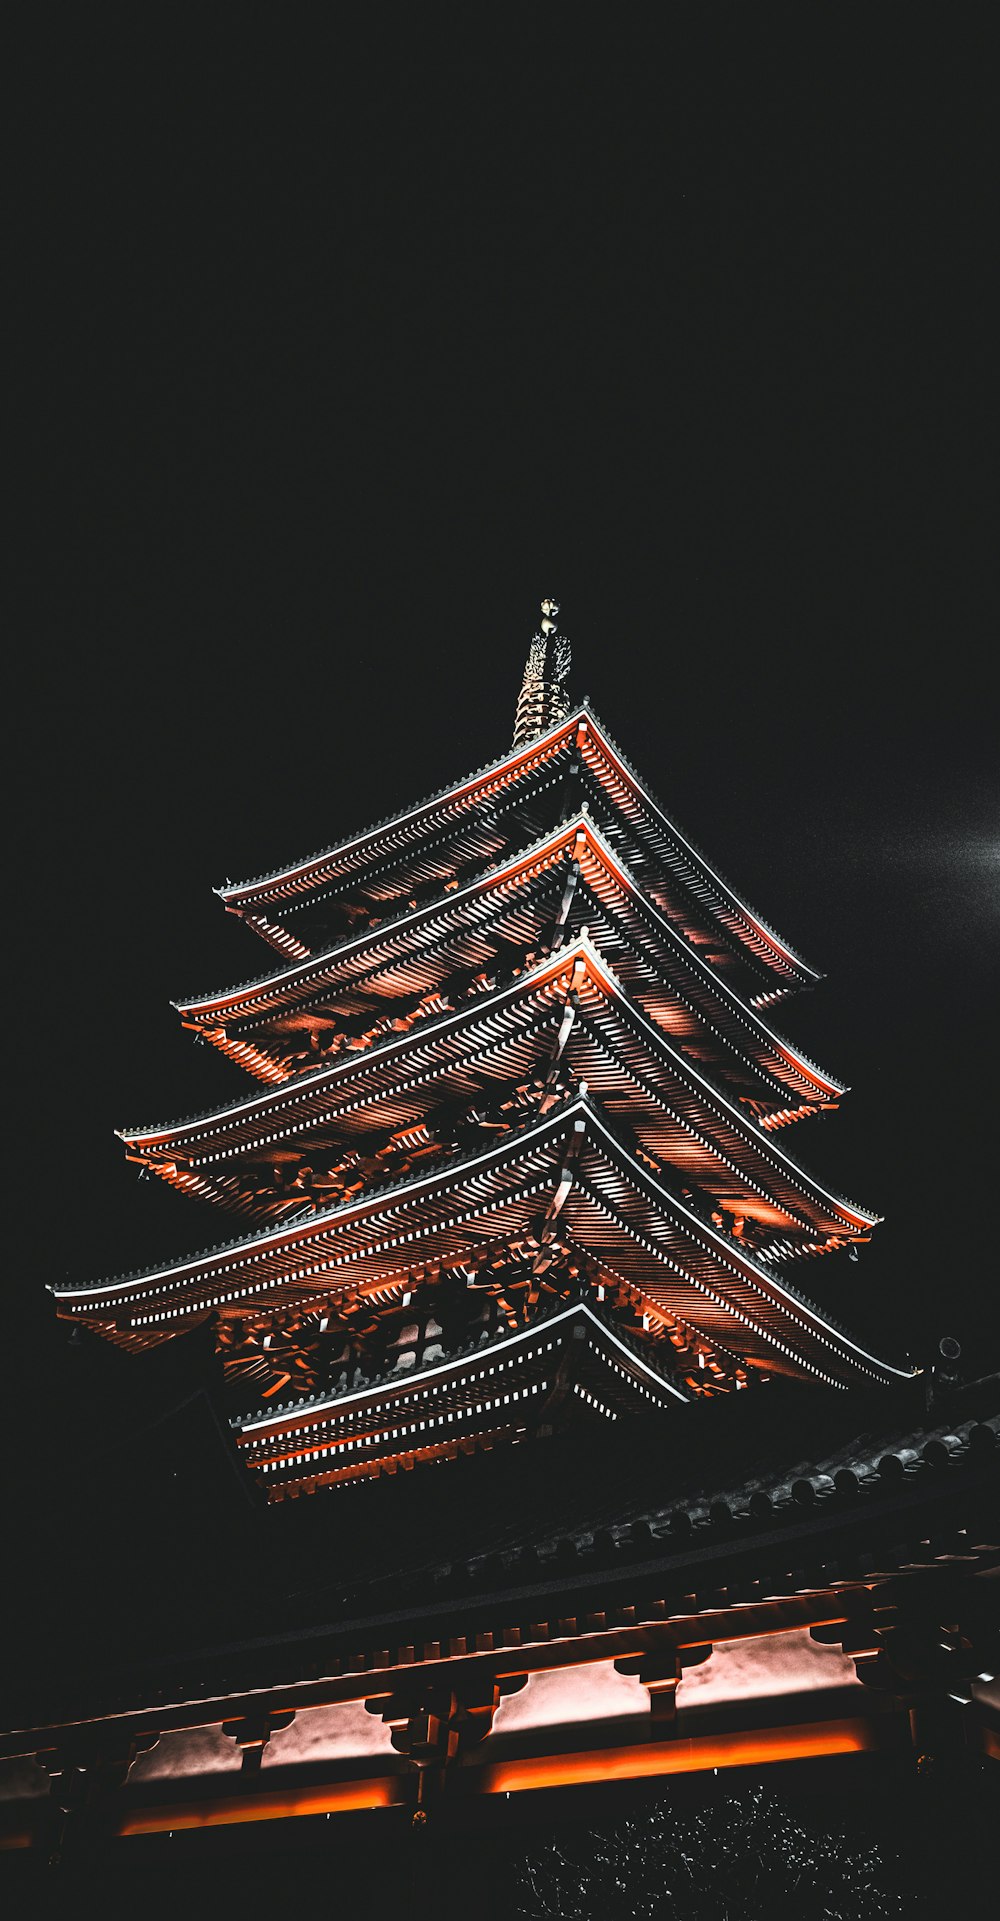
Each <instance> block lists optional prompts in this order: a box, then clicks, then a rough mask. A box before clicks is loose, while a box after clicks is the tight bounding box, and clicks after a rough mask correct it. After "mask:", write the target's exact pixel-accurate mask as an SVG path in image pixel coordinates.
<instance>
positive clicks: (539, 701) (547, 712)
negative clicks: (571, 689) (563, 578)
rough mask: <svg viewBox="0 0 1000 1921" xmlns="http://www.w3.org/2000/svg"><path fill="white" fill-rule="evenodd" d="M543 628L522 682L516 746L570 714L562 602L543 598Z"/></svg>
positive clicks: (515, 734) (533, 647) (567, 644)
mask: <svg viewBox="0 0 1000 1921" xmlns="http://www.w3.org/2000/svg"><path fill="white" fill-rule="evenodd" d="M541 607H542V621H541V629H540V632H538V633H537V634H536V635H535V637H534V639H533V640H532V643H531V646H530V647H529V649H528V661H527V665H526V667H525V670H524V679H523V681H522V682H521V692H520V694H519V696H518V702H517V717H516V720H515V724H514V745H515V747H520V746H521V745H523V743H524V742H525V741H528V740H535V739H537V737H538V735H539V734H544V733H545V732H546V731H547V730H548V728H550V727H554V726H555V725H556V724H557V722H559V721H560V720H563V719H564V718H565V716H566V715H567V714H568V713H569V695H568V693H567V692H566V686H565V682H566V676H567V674H568V673H569V664H570V646H569V641H568V640H567V639H566V636H565V634H560V633H559V631H558V628H557V625H556V623H557V621H558V618H559V602H558V601H557V600H552V599H551V598H550V599H548V600H543V601H542V603H541Z"/></svg>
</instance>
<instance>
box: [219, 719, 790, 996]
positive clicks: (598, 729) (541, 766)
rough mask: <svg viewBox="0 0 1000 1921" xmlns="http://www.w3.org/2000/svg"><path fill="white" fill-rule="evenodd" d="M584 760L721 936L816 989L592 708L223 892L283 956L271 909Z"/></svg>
mask: <svg viewBox="0 0 1000 1921" xmlns="http://www.w3.org/2000/svg"><path fill="white" fill-rule="evenodd" d="M574 750H575V751H578V752H579V753H580V755H581V757H582V759H583V760H584V762H585V763H586V765H587V767H588V770H589V772H590V773H591V774H592V775H593V776H594V777H595V778H596V779H597V780H598V781H599V782H600V783H601V785H602V787H603V789H604V791H605V792H606V793H607V794H608V796H609V798H610V799H611V800H612V802H613V803H614V805H615V806H616V808H617V809H618V811H619V812H620V813H621V814H622V815H623V816H624V817H625V819H626V820H628V822H629V823H630V825H631V826H633V827H635V828H639V829H640V830H641V831H642V833H643V836H644V838H646V840H647V841H648V842H649V844H650V845H651V846H652V848H653V849H654V851H655V852H656V854H657V856H658V858H659V859H660V860H661V861H662V863H663V865H664V867H665V869H666V870H667V871H668V872H669V873H670V874H671V875H672V877H673V878H674V879H675V880H676V881H677V882H679V883H680V884H681V885H682V886H683V887H684V888H686V889H688V890H689V891H690V892H691V893H692V894H693V895H694V897H695V899H696V900H697V901H698V902H699V904H700V906H701V907H702V909H703V910H705V911H706V912H707V913H708V914H709V915H710V916H711V917H712V918H713V919H714V920H715V921H717V923H718V924H719V926H720V927H722V928H724V929H725V930H726V932H727V933H728V934H729V935H730V936H732V937H734V938H735V939H736V940H737V942H738V943H739V944H740V946H741V947H742V948H743V949H744V950H745V952H746V953H747V954H749V955H751V956H753V957H754V958H755V959H756V960H757V961H758V962H762V963H764V964H765V966H766V967H767V968H768V969H769V970H770V971H771V973H772V974H777V975H779V976H780V977H781V978H782V979H783V980H784V981H786V982H790V983H792V984H799V985H803V984H812V983H814V982H815V981H817V980H819V979H821V978H822V976H821V975H820V974H819V973H818V972H817V970H816V969H815V968H813V967H811V966H810V965H809V963H808V962H807V961H805V960H803V958H802V957H801V955H799V954H797V953H796V952H795V950H794V948H792V947H791V946H790V945H789V944H788V942H787V941H784V940H782V939H781V938H780V937H779V936H778V935H777V934H776V933H775V932H774V930H773V929H772V928H770V927H769V926H768V925H767V923H766V922H765V921H764V920H762V919H761V917H760V915H759V914H757V913H756V912H755V911H754V910H753V909H751V908H750V907H749V906H748V905H747V903H746V902H745V901H744V900H742V899H741V898H740V896H739V895H738V894H737V893H736V892H735V890H734V889H733V888H732V887H730V885H729V883H728V882H727V881H725V880H724V879H723V877H722V876H721V874H719V873H718V871H717V870H716V869H715V868H714V867H713V866H712V865H711V864H710V863H709V861H708V860H707V859H706V858H705V856H704V855H703V854H702V853H701V852H700V851H699V850H698V848H697V847H696V846H695V845H694V843H693V842H692V841H691V840H689V839H688V837H687V836H686V835H685V834H683V833H682V832H681V830H680V828H679V827H678V826H677V825H676V823H675V822H674V821H673V820H671V819H670V817H669V816H668V815H667V814H666V813H665V812H664V811H663V809H662V808H661V807H660V805H659V803H658V802H657V801H656V799H655V798H654V796H653V795H652V793H651V792H650V790H649V789H648V788H647V787H646V785H645V783H644V782H643V780H642V778H641V776H640V775H639V774H638V773H637V772H636V771H635V769H634V768H633V767H632V766H631V765H630V763H629V762H628V761H627V760H626V758H625V756H624V754H623V753H622V751H621V749H620V748H619V747H618V746H617V745H616V743H615V742H614V741H613V739H612V737H611V735H610V733H609V732H608V730H607V728H606V727H605V726H604V723H603V721H601V720H600V719H599V718H598V716H597V715H596V714H595V713H594V712H593V710H592V709H591V708H590V706H589V705H588V703H586V702H583V703H581V704H580V705H579V706H578V707H576V708H575V709H574V711H573V712H572V713H571V714H569V715H568V716H567V717H566V719H565V720H563V721H561V722H559V724H558V725H557V726H555V727H552V728H550V729H549V730H548V731H547V732H546V733H544V734H542V735H541V736H540V737H539V738H538V739H536V740H533V741H530V742H528V743H527V744H525V745H523V746H521V747H517V748H511V749H510V750H508V752H507V753H506V754H504V755H502V756H501V757H500V759H498V760H495V761H492V762H490V763H488V764H487V765H486V766H485V767H481V768H479V769H478V770H476V771H475V772H474V773H472V774H469V775H467V776H466V777H465V778H464V779H462V780H460V781H458V782H457V783H454V784H452V785H450V786H448V787H444V788H441V789H440V790H439V791H438V792H437V793H435V794H433V795H432V796H431V797H430V798H429V799H427V800H424V801H421V802H418V803H417V804H415V805H414V806H411V807H409V808H406V809H403V810H401V811H400V812H399V813H397V814H394V815H390V816H388V817H387V818H385V819H383V820H381V821H378V822H376V823H375V825H374V826H372V827H369V828H367V829H365V830H364V831H363V832H361V833H358V834H355V835H353V836H351V837H350V838H349V839H346V840H343V841H340V842H337V843H336V844H334V845H333V846H331V847H328V848H325V849H323V850H322V851H321V852H319V853H316V854H312V855H309V856H307V857H306V858H304V859H299V860H297V861H293V862H291V863H290V864H289V865H287V866H283V867H280V868H276V869H274V870H273V871H272V872H270V873H268V874H262V875H259V876H257V877H255V878H252V879H248V880H244V881H227V883H226V884H225V886H224V887H220V888H217V889H216V892H217V894H218V895H219V897H220V899H221V900H222V901H223V902H224V904H225V905H226V907H227V908H229V909H231V910H232V911H234V912H239V913H245V914H247V915H253V916H257V917H258V918H259V920H260V923H261V931H262V932H263V933H264V934H265V936H266V937H267V938H269V939H273V940H275V943H276V944H277V945H278V946H285V945H289V944H290V941H291V937H290V936H289V935H288V934H287V933H286V932H285V931H284V930H282V929H281V928H280V927H278V926H276V925H274V924H273V923H272V922H270V921H269V920H267V919H266V918H265V917H264V915H263V911H262V910H264V909H269V908H273V907H275V906H276V905H277V904H279V903H282V902H288V901H294V900H297V899H300V898H301V897H302V896H304V895H306V894H308V893H310V892H312V891H313V890H315V889H317V888H322V887H328V886H330V885H331V884H332V883H336V882H341V883H347V882H348V881H349V880H350V879H351V878H352V877H355V876H357V875H359V874H361V873H363V872H364V871H365V870H366V869H370V868H372V867H373V866H384V865H387V864H390V863H391V862H392V861H393V860H397V859H399V858H400V857H401V856H402V855H404V854H410V853H412V852H413V850H414V849H415V848H416V847H418V846H419V844H420V843H421V841H423V840H425V839H428V838H431V837H434V836H437V835H440V833H441V832H442V831H443V830H446V829H447V828H448V827H450V826H454V825H457V824H461V822H462V821H463V820H465V819H467V818H468V817H469V816H471V815H472V814H473V813H474V811H475V810H476V809H477V808H479V807H481V806H482V805H483V804H484V803H487V802H490V801H491V800H493V799H495V798H497V797H499V796H502V795H503V794H504V793H506V792H509V791H511V790H514V789H516V788H517V787H518V786H519V785H520V784H522V783H526V782H528V781H530V780H533V779H534V778H535V777H536V776H540V775H542V774H550V773H551V771H552V768H553V766H554V765H556V764H558V763H560V762H561V761H565V762H567V763H568V762H569V760H570V758H571V756H572V753H573V751H574Z"/></svg>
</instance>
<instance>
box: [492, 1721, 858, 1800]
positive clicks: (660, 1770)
mask: <svg viewBox="0 0 1000 1921" xmlns="http://www.w3.org/2000/svg"><path fill="white" fill-rule="evenodd" d="M876 1745H877V1735H876V1732H875V1730H873V1729H872V1728H870V1727H868V1726H866V1725H865V1723H864V1722H863V1721H855V1720H852V1721H812V1722H808V1723H805V1724H803V1725H802V1726H801V1727H793V1728H773V1729H758V1730H757V1731H756V1732H755V1733H752V1734H723V1735H717V1736H715V1737H714V1738H713V1737H704V1738H702V1739H701V1740H696V1739H690V1740H674V1739H672V1740H670V1741H659V1742H656V1743H655V1744H654V1743H649V1744H648V1745H645V1744H644V1745H643V1746H642V1747H629V1748H595V1749H591V1750H590V1751H589V1752H587V1753H586V1754H549V1755H544V1756H541V1757H540V1758H539V1759H537V1760H530V1761H499V1762H496V1763H495V1764H494V1765H493V1766H492V1767H489V1768H484V1770H483V1779H482V1783H481V1791H482V1792H483V1793H484V1794H516V1793H517V1792H518V1790H519V1789H521V1788H558V1787H569V1786H572V1785H574V1784H577V1785H579V1784H581V1783H583V1782H586V1781H629V1780H638V1779H639V1778H640V1777H641V1776H643V1775H652V1774H693V1773H697V1772H698V1771H699V1770H704V1769H705V1768H752V1767H761V1766H763V1765H764V1764H765V1763H767V1762H769V1761H805V1760H810V1759H811V1758H812V1757H813V1756H817V1755H822V1754H860V1753H862V1752H863V1751H864V1750H865V1749H868V1748H872V1747H875V1746H876Z"/></svg>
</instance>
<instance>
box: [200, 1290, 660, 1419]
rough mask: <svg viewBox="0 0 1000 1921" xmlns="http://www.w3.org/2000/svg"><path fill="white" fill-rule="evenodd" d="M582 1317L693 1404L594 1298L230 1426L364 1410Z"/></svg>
mask: <svg viewBox="0 0 1000 1921" xmlns="http://www.w3.org/2000/svg"><path fill="white" fill-rule="evenodd" d="M578 1320H586V1321H589V1322H590V1323H591V1324H592V1325H593V1326H594V1328H595V1329H597V1331H598V1332H599V1333H600V1334H601V1335H602V1336H603V1337H604V1338H605V1339H608V1340H610V1341H612V1342H613V1343H614V1344H615V1345H617V1346H618V1347H619V1348H621V1350H622V1351H623V1352H624V1353H625V1354H626V1355H627V1357H628V1359H629V1361H630V1362H631V1363H632V1365H633V1366H635V1367H636V1368H638V1369H639V1370H640V1371H641V1372H643V1373H645V1374H646V1375H647V1376H648V1377H649V1379H650V1380H651V1381H654V1382H655V1383H656V1386H657V1387H658V1388H659V1389H660V1390H662V1391H663V1392H665V1393H669V1394H671V1395H672V1396H673V1397H674V1399H675V1400H677V1401H678V1402H679V1403H680V1404H681V1406H683V1407H689V1406H690V1405H691V1402H690V1398H689V1396H688V1395H687V1394H685V1393H684V1392H683V1391H682V1390H681V1389H680V1388H679V1387H678V1386H677V1384H676V1382H674V1381H672V1380H671V1379H670V1378H669V1376H668V1375H666V1374H665V1373H663V1372H662V1370H661V1369H660V1368H658V1367H655V1366H654V1365H653V1361H652V1353H651V1352H650V1354H645V1355H644V1354H640V1353H638V1352H637V1351H636V1350H635V1348H634V1347H632V1346H630V1345H629V1344H627V1343H626V1342H625V1341H623V1340H622V1339H621V1337H620V1335H619V1334H618V1333H617V1331H616V1330H615V1329H613V1328H611V1327H610V1326H609V1325H608V1322H607V1319H606V1317H605V1316H603V1315H600V1314H598V1313H597V1312H596V1310H595V1309H594V1307H593V1306H592V1304H591V1303H590V1302H589V1301H584V1300H580V1301H571V1302H570V1303H568V1304H567V1305H565V1306H561V1307H560V1308H558V1309H557V1310H556V1311H555V1312H551V1313H548V1314H539V1315H538V1316H537V1317H536V1318H535V1319H534V1320H532V1321H529V1322H528V1324H527V1326H525V1327H520V1328H517V1329H516V1330H515V1331H514V1332H513V1333H512V1332H511V1330H510V1329H509V1328H507V1327H504V1328H503V1329H502V1331H501V1332H499V1333H494V1334H493V1335H492V1336H491V1337H490V1339H489V1340H486V1341H483V1342H482V1343H477V1344H476V1346H475V1347H474V1348H472V1349H470V1350H469V1351H468V1352H466V1353H464V1354H450V1355H449V1354H446V1355H445V1356H444V1357H443V1358H442V1359H441V1360H437V1361H433V1362H431V1363H429V1364H424V1365H421V1366H419V1367H417V1368H414V1369H412V1370H411V1371H409V1372H407V1373H406V1374H399V1375H387V1376H385V1378H384V1379H382V1380H381V1381H372V1382H370V1383H369V1384H368V1385H367V1386H366V1387H358V1388H344V1389H342V1390H341V1391H340V1392H339V1393H332V1394H313V1395H305V1396H303V1398H302V1400H301V1401H299V1402H297V1403H296V1405H295V1407H294V1408H292V1409H288V1408H284V1409H278V1408H272V1409H268V1408H265V1407H263V1406H259V1407H257V1408H253V1409H250V1410H248V1411H247V1413H245V1414H239V1415H234V1416H233V1418H232V1419H231V1421H230V1426H231V1427H232V1428H233V1429H235V1430H236V1431H237V1432H238V1433H240V1434H251V1433H266V1432H273V1433H278V1432H280V1430H281V1429H282V1428H283V1427H288V1428H290V1429H292V1430H294V1428H295V1427H296V1426H297V1425H298V1424H299V1422H300V1420H302V1419H306V1418H307V1419H309V1420H315V1418H316V1417H317V1415H322V1414H323V1413H324V1411H325V1410H326V1409H327V1408H335V1409H336V1411H337V1413H338V1414H343V1413H345V1412H346V1411H348V1410H349V1409H351V1408H354V1407H357V1408H364V1407H368V1406H371V1405H373V1404H377V1403H378V1401H379V1400H382V1399H384V1398H385V1395H386V1393H394V1394H398V1393H400V1392H401V1391H402V1392H405V1393H407V1394H412V1392H413V1390H414V1388H416V1387H419V1386H421V1385H422V1384H423V1383H425V1382H427V1381H437V1380H446V1379H447V1378H448V1376H449V1375H452V1374H459V1373H461V1372H462V1371H463V1369H465V1368H467V1367H469V1366H470V1365H475V1364H478V1362H479V1361H481V1360H482V1359H483V1358H484V1357H485V1358H486V1359H489V1360H493V1359H494V1357H495V1356H496V1355H497V1354H507V1353H511V1352H513V1351H515V1350H516V1349H518V1348H519V1347H523V1346H526V1345H528V1344H529V1343H531V1342H532V1341H535V1340H537V1338H538V1335H539V1334H540V1333H542V1332H543V1331H544V1332H545V1333H551V1332H552V1330H553V1329H554V1328H557V1327H568V1326H569V1325H570V1324H571V1323H573V1322H575V1321H578Z"/></svg>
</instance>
